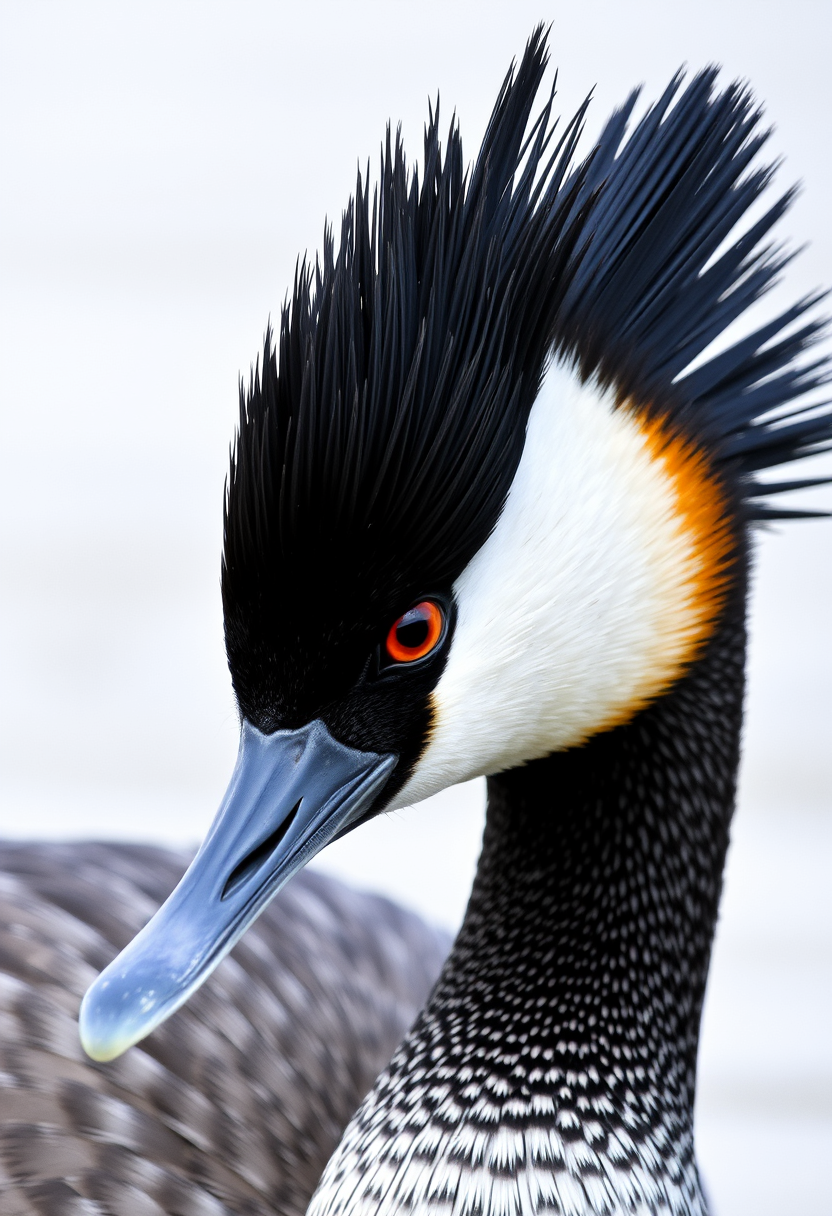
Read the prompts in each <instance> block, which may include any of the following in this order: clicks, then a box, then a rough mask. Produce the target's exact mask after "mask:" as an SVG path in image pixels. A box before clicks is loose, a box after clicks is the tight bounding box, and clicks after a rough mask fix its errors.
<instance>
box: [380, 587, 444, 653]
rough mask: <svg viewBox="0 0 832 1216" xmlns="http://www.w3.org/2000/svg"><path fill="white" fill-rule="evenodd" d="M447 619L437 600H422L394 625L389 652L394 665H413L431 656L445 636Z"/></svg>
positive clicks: (390, 634) (386, 644)
mask: <svg viewBox="0 0 832 1216" xmlns="http://www.w3.org/2000/svg"><path fill="white" fill-rule="evenodd" d="M444 624H445V616H444V613H443V612H442V609H441V608H440V607H439V605H438V604H435V603H434V602H433V600H422V602H421V603H420V604H416V605H414V607H413V608H408V610H407V612H405V613H404V615H403V616H400V617H399V619H398V620H397V621H394V622H393V624H392V625H391V627H390V632H389V633H388V634H387V641H386V642H385V648H386V650H387V655H388V657H389V658H391V659H392V660H393V662H394V663H412V662H414V660H416V659H423V658H424V657H425V655H426V654H430V652H431V651H432V650H433V648H434V647H435V646H436V644H437V642H438V641H439V639H440V638H441V636H442V629H443V626H444Z"/></svg>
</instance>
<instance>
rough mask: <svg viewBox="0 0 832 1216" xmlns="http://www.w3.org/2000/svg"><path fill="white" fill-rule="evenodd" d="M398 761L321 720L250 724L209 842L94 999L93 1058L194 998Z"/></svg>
mask: <svg viewBox="0 0 832 1216" xmlns="http://www.w3.org/2000/svg"><path fill="white" fill-rule="evenodd" d="M396 763H397V757H396V756H393V755H378V754H376V753H375V752H362V751H358V750H356V749H355V748H351V747H346V746H344V745H343V744H342V743H338V742H337V741H336V740H335V739H333V738H332V736H331V735H330V733H329V731H328V730H327V728H326V726H325V725H324V724H323V722H321V721H314V722H311V723H309V725H308V726H304V727H302V728H301V729H300V730H283V731H277V732H276V733H275V734H272V735H263V734H261V733H260V731H259V730H257V729H256V728H255V727H253V726H251V725H250V724H249V723H247V722H244V723H243V728H242V732H241V735H240V750H239V752H238V755H237V764H236V766H235V768H234V773H233V775H232V777H231V783H230V784H229V787H228V790H227V791H226V794H225V797H224V799H223V801H222V804H221V806H220V809H219V811H218V812H217V815H216V818H215V819H214V822H213V824H212V825H211V829H210V831H209V832H208V835H207V837H206V838H205V841H204V843H203V845H202V847H201V848H200V850H199V852H198V853H197V855H196V857H195V858H194V860H193V862H192V863H191V865H190V867H189V868H188V870H187V871H186V873H185V875H184V877H183V878H182V881H181V882H180V883H179V886H178V887H177V888H176V889H175V891H174V892H173V894H172V895H171V896H170V897H169V898H168V899H167V901H166V902H165V903H164V904H163V905H162V907H161V908H160V909H159V911H158V912H157V913H156V915H155V916H154V917H153V919H152V920H151V921H149V922H148V924H147V925H145V927H144V929H142V930H141V932H140V933H139V934H138V935H137V936H136V937H135V938H134V939H133V941H132V942H131V943H130V945H129V946H127V947H126V949H124V950H122V952H121V954H119V955H118V957H117V958H116V959H114V960H113V962H112V963H110V965H109V967H107V968H106V970H104V971H102V973H101V975H99V977H98V979H97V980H96V981H95V982H94V983H93V984H92V986H91V987H90V989H89V990H88V992H87V994H86V996H85V997H84V1000H83V1003H82V1005H81V1013H80V1017H79V1025H80V1031H81V1043H82V1044H83V1047H84V1050H85V1051H86V1053H87V1055H89V1056H91V1057H92V1059H94V1060H112V1059H114V1058H115V1057H116V1056H118V1055H121V1053H122V1052H123V1051H126V1049H127V1048H128V1047H131V1046H132V1045H133V1044H134V1043H137V1042H138V1041H139V1040H140V1039H143V1038H144V1037H145V1035H148V1034H150V1032H151V1030H153V1029H155V1027H156V1026H158V1025H159V1023H160V1022H163V1021H164V1020H165V1018H167V1017H169V1016H170V1015H171V1014H172V1013H173V1012H174V1011H175V1010H176V1009H178V1008H179V1006H180V1005H182V1004H183V1003H184V1002H185V1001H187V999H188V997H189V996H190V995H191V994H192V993H193V992H194V991H195V990H196V989H197V988H198V987H199V986H200V984H202V983H203V981H204V980H206V979H207V978H208V976H209V975H210V974H211V972H212V971H213V970H214V968H215V967H216V966H217V964H218V963H219V962H220V961H221V960H222V959H223V958H224V957H225V955H226V954H227V953H228V951H229V950H230V949H231V948H232V946H233V945H234V944H235V942H237V941H238V940H239V938H240V937H241V936H242V934H243V933H244V932H245V931H246V929H247V928H248V927H249V925H250V924H251V923H252V921H254V920H255V919H256V918H257V917H258V916H259V915H260V913H261V912H262V911H263V909H264V908H265V907H266V905H267V904H268V903H269V902H270V900H271V899H272V898H273V897H274V896H275V895H276V894H277V892H278V891H279V890H280V888H281V887H282V886H283V885H284V883H286V882H287V881H288V880H289V879H290V878H291V877H292V875H293V874H295V873H297V871H298V870H300V869H301V868H302V867H303V866H305V865H306V863H307V862H308V861H309V860H310V859H311V858H312V857H314V856H315V854H316V853H319V852H320V851H321V849H322V848H323V847H324V845H326V844H328V843H329V841H330V840H332V839H333V838H334V837H335V836H337V835H338V834H339V833H340V832H342V831H343V830H344V829H345V828H347V827H349V826H350V824H353V823H355V822H356V821H357V820H358V819H359V818H361V816H362V815H363V814H364V813H365V812H366V811H367V809H368V808H369V807H370V805H371V803H372V802H373V800H374V799H375V798H376V796H377V794H378V793H379V791H380V790H381V789H382V787H383V786H384V784H385V783H386V781H387V779H388V778H389V776H390V774H391V773H392V771H393V769H394V768H395V767H396Z"/></svg>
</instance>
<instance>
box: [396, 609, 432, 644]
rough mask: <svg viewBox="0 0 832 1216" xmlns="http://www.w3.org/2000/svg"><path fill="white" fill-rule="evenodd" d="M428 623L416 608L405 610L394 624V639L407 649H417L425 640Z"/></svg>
mask: <svg viewBox="0 0 832 1216" xmlns="http://www.w3.org/2000/svg"><path fill="white" fill-rule="evenodd" d="M429 629H430V624H429V622H428V619H427V617H426V616H425V615H424V614H423V613H421V612H420V611H419V609H418V608H411V610H410V612H406V613H405V614H404V616H403V617H402V619H401V621H400V622H399V624H398V625H397V626H396V641H397V642H398V643H399V645H400V646H404V647H406V648H407V649H408V650H418V649H419V647H420V646H423V645H424V643H425V642H426V641H427V636H428V630H429Z"/></svg>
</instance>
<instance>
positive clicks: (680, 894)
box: [312, 605, 745, 1216]
mask: <svg viewBox="0 0 832 1216" xmlns="http://www.w3.org/2000/svg"><path fill="white" fill-rule="evenodd" d="M744 652H745V629H744V612H743V610H742V606H741V605H737V609H736V611H735V612H734V613H733V614H732V616H731V618H730V619H729V620H726V621H725V622H724V623H723V625H722V626H721V627H720V629H719V631H718V633H717V635H716V636H715V637H714V638H712V640H711V642H710V644H709V646H708V648H707V651H706V653H705V655H704V656H703V657H702V658H701V659H700V660H699V662H698V663H697V664H696V666H695V667H694V668H693V669H692V670H691V671H690V673H689V674H688V675H687V676H686V677H685V678H684V679H683V680H682V681H681V682H680V683H679V684H678V685H677V686H676V687H675V689H674V690H672V691H671V692H670V693H668V694H667V695H666V696H664V697H662V698H661V700H660V701H659V702H657V703H656V704H654V706H652V707H651V708H650V709H648V710H646V711H644V712H642V713H641V714H640V715H639V716H638V717H637V718H636V719H635V720H633V722H631V723H630V724H629V725H627V726H624V727H619V728H618V729H616V730H614V731H611V732H609V733H607V734H605V735H601V736H598V737H596V738H594V739H592V740H591V741H590V742H588V743H587V744H585V745H584V746H583V747H581V748H578V749H575V750H573V751H570V752H565V753H561V754H558V755H553V756H551V757H549V758H548V759H546V760H543V761H538V762H536V763H534V764H530V765H528V766H527V767H525V768H522V769H516V770H513V771H512V772H509V773H505V774H502V775H500V776H497V777H492V778H490V779H489V782H488V811H487V819H486V829H485V836H484V841H483V850H482V856H481V858H480V863H479V867H478V871H477V876H476V881H475V884H474V888H473V891H472V895H471V899H470V903H469V906H468V910H467V913H466V916H465V920H464V923H463V925H462V928H461V930H460V933H459V936H458V938H457V940H456V943H455V945H454V948H453V951H452V953H451V956H450V957H449V959H448V961H447V963H446V965H445V969H444V971H443V973H442V977H441V978H440V981H439V983H438V985H437V987H436V989H435V991H434V994H433V996H432V998H431V1001H430V1002H429V1004H428V1006H427V1008H426V1009H425V1010H424V1012H423V1013H422V1015H421V1016H420V1018H419V1020H418V1021H417V1023H416V1025H415V1026H414V1028H413V1030H412V1032H411V1034H410V1035H409V1036H408V1038H407V1039H406V1040H405V1042H404V1043H403V1044H402V1046H401V1048H400V1049H399V1051H398V1053H397V1055H396V1056H395V1057H394V1059H393V1062H392V1063H391V1065H390V1068H389V1069H388V1070H387V1072H386V1073H385V1074H383V1075H382V1077H381V1078H380V1079H379V1082H378V1083H377V1085H376V1088H375V1090H374V1091H373V1092H372V1093H371V1094H370V1096H369V1097H368V1099H367V1100H366V1102H365V1104H364V1106H363V1107H362V1108H361V1110H360V1111H359V1112H358V1114H357V1116H356V1117H355V1119H354V1120H353V1123H352V1124H351V1126H350V1128H349V1129H348V1131H347V1134H346V1136H345V1138H344V1141H343V1142H342V1146H341V1149H340V1150H339V1152H338V1153H336V1156H335V1158H333V1160H332V1161H331V1162H330V1166H329V1167H328V1169H327V1172H326V1173H325V1175H324V1180H323V1182H322V1186H321V1190H320V1191H319V1197H320V1201H319V1202H318V1203H317V1204H316V1205H313V1209H312V1210H313V1211H314V1212H318V1213H323V1212H327V1213H330V1212H336V1211H339V1212H340V1211H349V1212H350V1213H353V1212H356V1213H357V1212H362V1213H367V1214H368V1216H369V1213H370V1212H376V1210H377V1203H378V1195H379V1194H380V1193H381V1192H378V1191H377V1190H376V1191H375V1192H374V1191H373V1180H375V1183H374V1185H375V1186H376V1188H377V1187H378V1186H379V1185H380V1181H379V1180H380V1179H381V1178H382V1177H384V1179H385V1182H384V1194H385V1210H386V1211H387V1210H389V1211H391V1212H394V1211H398V1210H399V1207H398V1206H397V1202H398V1204H400V1205H401V1206H402V1207H405V1206H406V1207H409V1208H411V1210H412V1206H413V1204H414V1202H415V1203H416V1207H417V1208H418V1202H417V1201H418V1200H420V1197H421V1199H423V1200H425V1201H428V1200H429V1201H430V1202H438V1201H439V1199H440V1197H441V1195H444V1196H445V1198H446V1199H447V1198H448V1196H449V1195H450V1192H451V1191H453V1192H454V1194H456V1195H458V1194H459V1188H460V1187H463V1188H466V1189H470V1190H471V1194H472V1196H473V1195H474V1194H475V1193H476V1195H477V1196H479V1200H478V1203H479V1206H477V1204H474V1203H473V1199H472V1204H473V1207H472V1209H471V1210H472V1211H473V1210H474V1208H477V1210H478V1211H481V1212H485V1213H488V1214H492V1213H493V1214H496V1213H500V1216H502V1214H503V1213H505V1214H506V1216H508V1214H509V1213H511V1214H512V1216H513V1214H514V1213H520V1212H524V1213H525V1212H527V1211H533V1212H537V1211H543V1210H546V1211H566V1210H568V1211H571V1212H575V1213H596V1212H599V1213H600V1212H604V1213H607V1212H617V1211H619V1210H626V1211H639V1212H644V1213H648V1212H649V1213H653V1212H656V1213H658V1212H666V1211H674V1212H677V1213H701V1212H704V1211H705V1203H704V1199H703V1197H702V1193H701V1189H700V1185H699V1179H698V1174H697V1170H696V1164H695V1159H694V1151H693V1101H694V1090H695V1075H696V1074H695V1070H696V1052H697V1044H698V1037H699V1021H700V1014H701V1009H702V1000H703V996H704V991H705V981H706V977H707V971H708V962H709V956H710V950H711V942H712V939H713V933H714V927H715V923H716V916H717V908H718V902H719V894H720V888H721V882H722V870H723V864H724V860H725V851H726V847H727V843H728V828H729V823H730V818H731V813H732V808H733V803H734V792H735V781H736V771H737V763H738V756H739V733H740V725H741V716H742V695H743V667H744ZM362 1176H363V1178H364V1182H365V1183H366V1184H367V1185H366V1186H362V1182H361V1178H362ZM339 1178H340V1181H337V1180H338V1179H339ZM396 1189H398V1191H399V1196H398V1200H397V1202H392V1206H390V1207H389V1208H388V1206H387V1205H388V1203H390V1201H391V1200H395V1199H396V1197H395V1196H393V1195H391V1194H390V1192H391V1190H396ZM348 1192H349V1194H350V1200H349V1202H348V1203H345V1204H344V1203H341V1202H340V1201H339V1199H338V1195H339V1194H340V1195H341V1196H342V1197H343V1196H344V1195H346V1194H347V1193H348ZM373 1194H375V1195H376V1198H375V1199H373ZM362 1195H363V1199H362V1198H361V1196H362ZM558 1205H560V1206H558ZM420 1210H421V1209H420ZM460 1210H461V1211H462V1210H466V1211H467V1209H465V1208H462V1209H460ZM454 1211H455V1212H456V1211H457V1208H456V1207H454Z"/></svg>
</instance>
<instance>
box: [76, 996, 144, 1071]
mask: <svg viewBox="0 0 832 1216" xmlns="http://www.w3.org/2000/svg"><path fill="white" fill-rule="evenodd" d="M78 1033H79V1037H80V1039H81V1046H82V1047H83V1049H84V1051H85V1053H86V1054H87V1055H88V1056H89V1058H90V1059H91V1060H95V1061H96V1063H98V1064H108V1063H109V1062H110V1060H115V1059H116V1057H117V1056H120V1055H123V1054H124V1052H125V1051H126V1050H127V1048H128V1047H132V1046H133V1044H134V1043H135V1042H136V1041H137V1040H138V1038H141V1035H137V1036H134V1037H130V1036H129V1035H125V1034H124V1033H123V1029H122V1028H121V1027H119V1025H118V1018H114V1017H113V1013H112V1007H111V1005H110V1002H109V1001H108V1000H107V994H106V992H103V991H102V990H101V985H100V983H99V980H96V981H95V982H94V983H93V984H92V985H91V986H90V987H89V988H88V989H87V992H86V993H85V995H84V999H83V1001H82V1002H81V1009H80V1011H79V1013H78Z"/></svg>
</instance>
